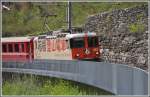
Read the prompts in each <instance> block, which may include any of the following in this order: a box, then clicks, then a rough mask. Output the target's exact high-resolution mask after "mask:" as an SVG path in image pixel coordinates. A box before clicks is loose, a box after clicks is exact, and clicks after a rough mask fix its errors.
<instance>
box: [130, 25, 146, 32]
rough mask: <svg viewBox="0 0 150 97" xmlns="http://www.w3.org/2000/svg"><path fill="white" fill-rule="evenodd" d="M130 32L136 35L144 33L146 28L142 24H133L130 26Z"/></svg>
mask: <svg viewBox="0 0 150 97" xmlns="http://www.w3.org/2000/svg"><path fill="white" fill-rule="evenodd" d="M129 30H130V32H133V33H136V32H144V30H145V26H144V24H142V23H133V24H130V25H129Z"/></svg>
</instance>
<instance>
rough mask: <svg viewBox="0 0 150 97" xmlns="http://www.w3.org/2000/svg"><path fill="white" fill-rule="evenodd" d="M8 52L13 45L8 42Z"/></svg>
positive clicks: (11, 50)
mask: <svg viewBox="0 0 150 97" xmlns="http://www.w3.org/2000/svg"><path fill="white" fill-rule="evenodd" d="M8 52H13V45H12V44H8Z"/></svg>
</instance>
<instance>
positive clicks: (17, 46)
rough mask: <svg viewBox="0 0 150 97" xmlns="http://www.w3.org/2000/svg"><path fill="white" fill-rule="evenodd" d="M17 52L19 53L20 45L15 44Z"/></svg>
mask: <svg viewBox="0 0 150 97" xmlns="http://www.w3.org/2000/svg"><path fill="white" fill-rule="evenodd" d="M15 52H19V44H15Z"/></svg>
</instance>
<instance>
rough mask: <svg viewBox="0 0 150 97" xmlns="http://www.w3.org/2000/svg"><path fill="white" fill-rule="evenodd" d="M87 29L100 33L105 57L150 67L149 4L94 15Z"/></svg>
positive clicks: (90, 18) (89, 20) (140, 66)
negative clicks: (149, 48)
mask: <svg viewBox="0 0 150 97" xmlns="http://www.w3.org/2000/svg"><path fill="white" fill-rule="evenodd" d="M84 29H85V30H87V31H92V32H93V31H94V32H96V33H97V34H98V35H99V36H100V38H99V40H100V44H101V46H102V48H103V49H104V51H105V49H108V50H107V52H103V55H102V56H101V57H102V58H103V59H104V60H105V61H109V62H113V63H121V64H128V65H130V66H136V67H139V68H142V69H144V70H148V5H142V6H137V7H134V8H129V9H124V10H123V9H118V10H113V11H111V12H104V13H100V14H97V15H94V16H91V17H89V18H88V20H87V22H86V23H85V25H84Z"/></svg>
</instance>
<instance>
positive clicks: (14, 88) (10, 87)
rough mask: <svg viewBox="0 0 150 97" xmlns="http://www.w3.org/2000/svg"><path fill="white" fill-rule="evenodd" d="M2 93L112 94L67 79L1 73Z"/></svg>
mask: <svg viewBox="0 0 150 97" xmlns="http://www.w3.org/2000/svg"><path fill="white" fill-rule="evenodd" d="M2 93H3V95H112V93H110V92H107V91H104V90H102V89H99V88H95V87H92V86H89V85H85V84H81V83H78V82H73V81H69V80H63V79H57V78H49V77H43V76H35V75H26V74H22V75H20V74H11V73H3V85H2Z"/></svg>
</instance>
